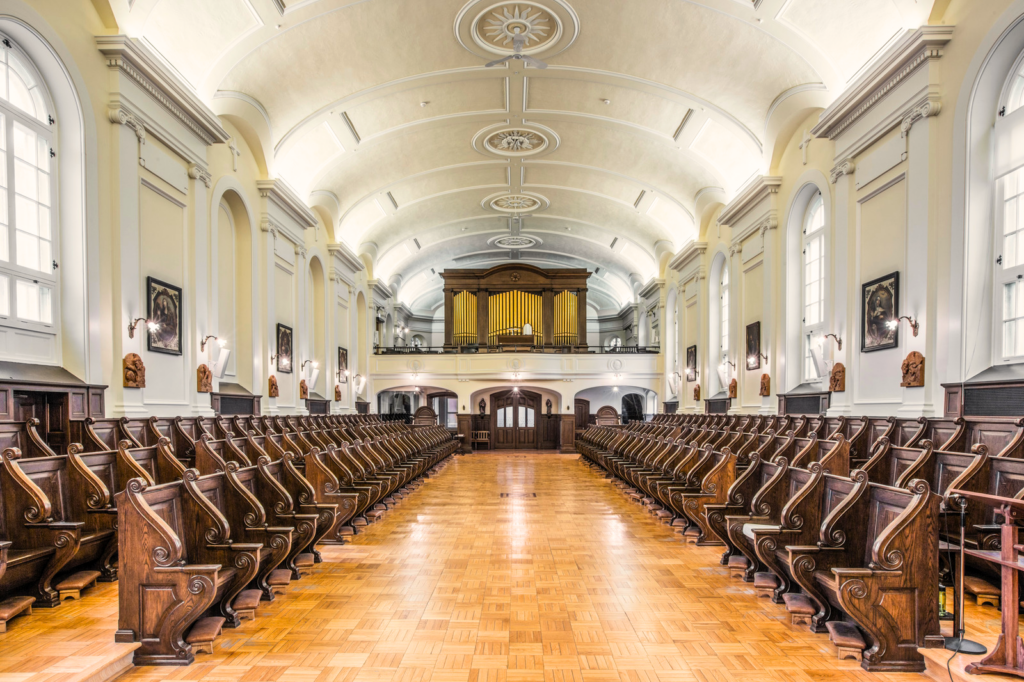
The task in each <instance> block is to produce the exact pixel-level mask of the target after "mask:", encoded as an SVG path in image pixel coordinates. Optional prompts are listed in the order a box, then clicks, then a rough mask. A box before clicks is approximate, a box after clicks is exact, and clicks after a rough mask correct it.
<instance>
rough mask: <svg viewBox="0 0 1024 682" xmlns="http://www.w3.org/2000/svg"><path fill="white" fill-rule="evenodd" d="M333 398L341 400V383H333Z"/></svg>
mask: <svg viewBox="0 0 1024 682" xmlns="http://www.w3.org/2000/svg"><path fill="white" fill-rule="evenodd" d="M334 400H335V402H341V384H335V385H334Z"/></svg>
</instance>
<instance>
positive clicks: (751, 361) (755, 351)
mask: <svg viewBox="0 0 1024 682" xmlns="http://www.w3.org/2000/svg"><path fill="white" fill-rule="evenodd" d="M747 369H761V322H760V321H757V322H751V323H750V324H748V325H747Z"/></svg>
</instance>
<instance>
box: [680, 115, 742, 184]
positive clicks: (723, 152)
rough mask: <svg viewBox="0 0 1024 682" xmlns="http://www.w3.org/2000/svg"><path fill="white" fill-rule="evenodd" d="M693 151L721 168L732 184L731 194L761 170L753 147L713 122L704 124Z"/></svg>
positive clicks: (710, 120)
mask: <svg viewBox="0 0 1024 682" xmlns="http://www.w3.org/2000/svg"><path fill="white" fill-rule="evenodd" d="M690 150H691V151H693V152H694V153H695V154H697V155H699V156H701V157H703V158H704V159H706V160H707V162H708V163H710V164H711V165H712V166H714V167H715V168H717V169H718V171H719V172H720V173H721V174H722V175H723V176H724V177H725V179H726V181H727V182H728V183H729V187H727V188H726V190H728V191H730V192H732V191H735V190H737V189H739V188H740V187H741V186H742V185H743V183H745V182H746V181H747V180H748V179H749V178H750V176H751V175H753V174H754V172H755V171H757V169H758V157H757V156H756V155H754V153H753V148H752V147H751V145H750V144H749V143H747V141H746V140H741V139H740V138H738V137H736V136H735V135H733V134H732V132H730V131H729V130H728V129H726V128H725V126H723V125H721V124H719V123H717V122H716V121H715V120H714V119H710V118H709V119H708V120H707V121H706V122H705V123H704V126H703V127H702V128H701V129H700V132H698V133H697V135H696V136H694V138H693V142H691V143H690Z"/></svg>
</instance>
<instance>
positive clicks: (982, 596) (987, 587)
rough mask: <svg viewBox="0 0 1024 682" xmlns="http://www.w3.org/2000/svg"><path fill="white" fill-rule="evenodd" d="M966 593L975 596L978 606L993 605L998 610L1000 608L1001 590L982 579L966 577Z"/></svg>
mask: <svg viewBox="0 0 1024 682" xmlns="http://www.w3.org/2000/svg"><path fill="white" fill-rule="evenodd" d="M964 592H967V593H968V594H973V595H974V598H975V599H976V600H977V602H978V606H982V605H983V604H991V605H992V606H994V607H996V608H997V609H998V608H999V588H998V587H995V586H994V585H992V584H990V583H988V582H987V581H985V580H982V579H981V578H975V577H974V576H970V575H965V576H964Z"/></svg>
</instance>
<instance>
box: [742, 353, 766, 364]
mask: <svg viewBox="0 0 1024 682" xmlns="http://www.w3.org/2000/svg"><path fill="white" fill-rule="evenodd" d="M758 358H761V359H762V360H764V362H765V364H768V355H767V354H766V353H758V354H757V355H748V356H747V367H748V368H753V367H754V366H755V365H756V364H757V359H758Z"/></svg>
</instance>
